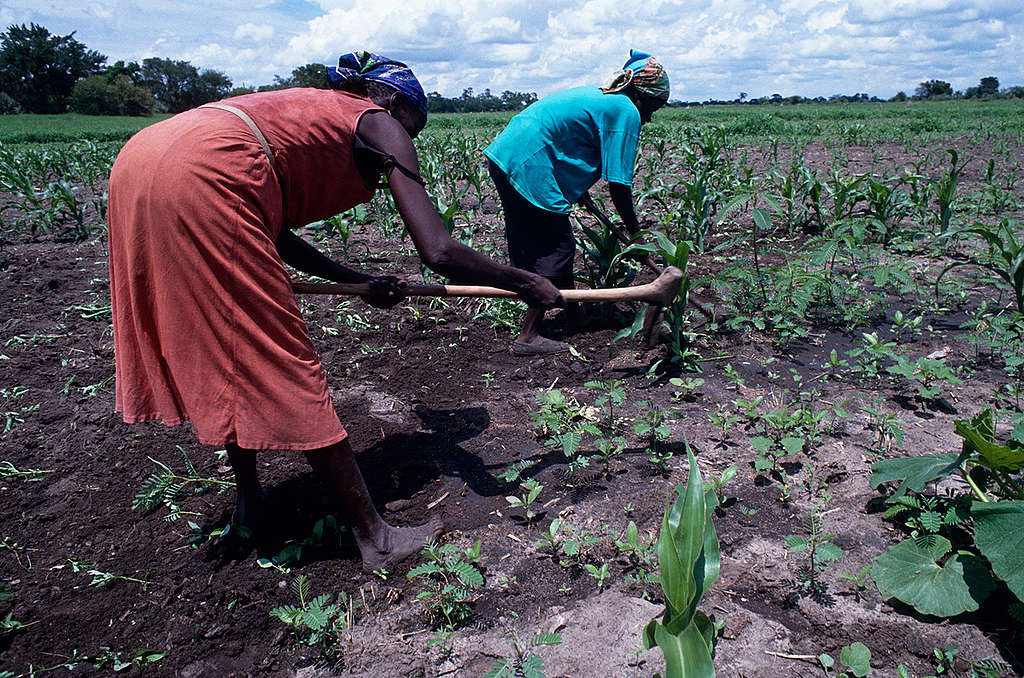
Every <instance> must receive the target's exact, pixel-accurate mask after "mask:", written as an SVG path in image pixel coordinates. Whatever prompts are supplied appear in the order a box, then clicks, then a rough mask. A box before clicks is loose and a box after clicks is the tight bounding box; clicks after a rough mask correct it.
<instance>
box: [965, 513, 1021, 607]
mask: <svg viewBox="0 0 1024 678" xmlns="http://www.w3.org/2000/svg"><path fill="white" fill-rule="evenodd" d="M971 518H973V519H974V543H976V544H977V545H978V550H979V551H981V555H983V556H985V558H987V559H988V562H989V564H990V565H991V566H992V571H993V572H995V573H996V576H997V577H999V578H1000V579H1002V580H1003V581H1004V582H1006V585H1007V586H1008V587H1009V588H1010V590H1011V591H1013V594H1014V595H1015V596H1017V598H1018V600H1024V501H1001V502H998V503H996V502H988V503H985V502H974V503H973V504H972V505H971Z"/></svg>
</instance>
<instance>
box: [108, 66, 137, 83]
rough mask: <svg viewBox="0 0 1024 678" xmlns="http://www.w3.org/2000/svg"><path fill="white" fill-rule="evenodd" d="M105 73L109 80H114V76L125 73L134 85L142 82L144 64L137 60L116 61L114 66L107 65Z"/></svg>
mask: <svg viewBox="0 0 1024 678" xmlns="http://www.w3.org/2000/svg"><path fill="white" fill-rule="evenodd" d="M103 75H105V76H107V82H113V81H114V78H116V77H117V76H119V75H123V76H126V77H127V78H128V79H129V80H131V81H132V84H133V85H141V84H142V66H140V65H139V64H138V63H137V62H135V61H127V62H126V61H120V60H118V61H115V62H114V64H113V65H112V66H107V70H105V71H103Z"/></svg>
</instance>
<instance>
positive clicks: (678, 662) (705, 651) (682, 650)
mask: <svg viewBox="0 0 1024 678" xmlns="http://www.w3.org/2000/svg"><path fill="white" fill-rule="evenodd" d="M654 624H655V626H654V629H653V630H654V642H655V643H656V644H657V645H658V647H659V648H661V651H662V652H663V653H664V655H665V678H714V676H715V665H714V663H713V662H712V661H711V650H710V649H709V648H708V644H707V643H706V642H705V641H704V636H702V635H701V634H700V631H698V630H697V627H696V626H695V625H693V624H690V625H689V626H687V627H686V628H685V629H684V630H683V631H682V633H680V634H678V635H672V634H671V633H669V632H668V631H666V630H665V627H664V626H662V625H661V624H657V623H656V622H654Z"/></svg>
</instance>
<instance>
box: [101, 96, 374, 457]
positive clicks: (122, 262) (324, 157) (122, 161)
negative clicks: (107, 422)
mask: <svg viewBox="0 0 1024 678" xmlns="http://www.w3.org/2000/svg"><path fill="white" fill-rule="evenodd" d="M225 103H228V104H231V105H233V106H235V107H237V108H240V109H242V110H243V111H245V112H246V113H247V114H248V115H249V116H250V117H251V118H252V119H253V120H254V121H255V122H256V124H257V126H258V127H259V128H260V130H261V131H262V132H263V134H264V136H265V137H266V138H267V141H268V142H269V144H270V146H271V149H272V150H273V153H274V163H273V166H271V163H270V160H269V159H268V158H267V156H266V155H265V154H264V152H263V150H262V147H261V146H260V144H259V142H258V141H257V139H256V136H255V134H253V132H252V131H251V130H250V129H249V127H248V126H247V125H246V124H245V122H243V121H242V120H241V119H240V118H239V117H238V116H236V115H234V114H233V113H231V112H228V111H225V110H220V109H208V108H203V109H195V110H191V111H187V112H185V113H182V114H180V115H176V116H174V117H173V118H170V119H168V120H165V121H163V122H160V123H157V124H155V125H152V126H150V127H147V128H146V129H144V130H142V131H141V132H139V133H138V134H136V135H135V136H134V137H132V138H131V140H129V141H128V143H127V144H126V145H125V146H124V148H123V149H122V150H121V153H120V154H119V155H118V157H117V160H116V161H115V162H114V166H113V168H112V170H111V173H110V190H109V213H108V217H109V255H110V257H109V262H110V294H111V301H112V306H113V324H114V349H115V363H116V367H115V372H116V379H115V391H116V394H115V399H116V405H115V407H116V409H117V411H118V412H121V413H122V416H123V417H124V421H125V422H128V423H133V422H139V421H146V420H151V419H159V420H162V421H163V422H164V423H166V424H179V423H181V422H183V421H185V420H191V422H192V425H193V427H194V428H195V431H196V435H197V437H198V438H199V441H200V442H201V443H203V444H205V445H217V446H220V445H225V444H227V443H236V444H237V445H238V446H239V447H242V448H245V449H291V450H308V449H316V448H319V447H324V446H326V445H330V444H333V443H336V442H338V441H340V440H343V439H344V438H345V436H346V433H345V429H344V427H342V425H341V422H340V421H339V420H338V416H337V414H336V413H335V411H334V407H333V404H332V402H331V397H330V395H329V394H328V391H327V379H326V376H325V374H324V371H323V368H322V367H321V365H320V360H319V358H318V357H317V355H316V352H315V351H314V349H313V344H312V342H311V341H310V338H309V334H308V332H307V330H306V325H305V323H304V322H303V320H302V317H301V316H300V315H299V309H298V305H297V304H296V301H295V297H294V295H293V293H292V290H291V285H290V282H289V276H288V273H287V271H286V270H285V268H284V265H283V262H282V261H281V258H280V256H279V255H278V253H277V248H276V247H275V244H274V243H275V241H276V239H277V236H278V234H279V233H280V232H281V229H282V228H289V229H290V228H295V227H298V226H302V225H304V224H307V223H309V222H312V221H315V220H317V219H324V218H327V217H329V216H332V215H334V214H337V213H338V212H342V211H344V210H346V209H349V208H351V207H353V206H354V205H357V204H360V203H363V202H366V201H367V200H369V199H370V198H371V197H372V195H373V189H372V188H371V187H369V186H367V185H366V183H365V182H364V180H363V179H362V178H361V177H360V175H359V173H358V171H357V170H356V166H355V162H354V160H353V152H352V145H353V139H354V136H355V129H356V125H357V124H358V121H359V118H360V116H362V115H363V114H364V113H366V112H367V111H369V110H381V109H379V108H378V107H376V106H374V105H373V104H372V103H371V102H369V101H368V100H366V99H364V98H362V97H357V96H354V95H351V94H348V93H345V92H340V91H336V90H317V89H290V90H279V91H274V92H263V93H257V94H249V95H245V96H241V97H235V98H232V99H228V100H226V101H225Z"/></svg>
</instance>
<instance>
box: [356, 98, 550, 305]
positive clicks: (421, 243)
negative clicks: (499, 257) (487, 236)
mask: <svg viewBox="0 0 1024 678" xmlns="http://www.w3.org/2000/svg"><path fill="white" fill-rule="evenodd" d="M358 130H359V133H360V134H362V135H363V136H364V137H365V138H366V140H367V141H369V142H371V143H372V144H374V145H375V146H377V147H378V148H380V149H381V150H383V151H386V152H387V153H390V154H391V155H393V156H395V159H396V160H397V161H398V162H399V163H401V164H402V165H404V166H405V167H406V168H408V169H410V170H412V171H413V172H417V173H418V172H419V162H418V160H417V158H416V149H415V148H414V147H413V145H412V139H410V138H409V135H408V134H407V133H406V131H405V129H404V128H403V127H402V126H401V125H400V124H399V123H398V122H397V121H396V120H395V119H394V118H392V117H391V116H390V115H386V114H381V113H368V114H366V115H363V117H362V118H361V119H360V121H359V127H358ZM388 180H389V183H390V186H391V194H392V196H393V197H394V199H395V204H396V205H397V206H398V211H399V213H400V214H401V215H402V220H403V221H404V222H405V227H406V229H407V230H408V231H409V235H410V236H411V237H412V242H413V244H414V245H415V246H416V251H417V252H419V255H420V258H421V259H423V263H425V264H426V265H427V266H428V267H430V269H431V270H433V271H436V272H438V273H440V274H441V275H443V276H446V277H449V278H452V279H453V280H458V281H462V282H472V283H476V284H483V285H493V286H495V287H501V288H503V289H508V290H512V291H514V292H516V293H517V294H519V295H520V296H521V297H522V298H523V299H524V300H525V301H527V302H528V303H530V304H531V305H534V306H542V307H547V306H555V305H564V303H565V300H564V299H563V298H562V295H561V293H559V292H558V290H557V289H555V287H554V286H553V285H552V284H551V283H550V282H549V281H548V280H547V278H544V277H542V276H539V275H536V274H534V273H529V272H527V271H523V270H520V269H518V268H513V267H511V266H506V265H504V264H500V263H498V262H496V261H494V260H493V259H491V258H489V257H487V256H485V255H483V254H481V253H480V252H477V251H476V250H474V249H471V248H469V247H466V246H465V245H463V244H462V243H460V242H459V241H457V240H455V239H454V238H452V237H451V236H450V235H449V234H448V231H446V230H445V228H444V226H443V225H442V223H441V217H440V216H439V215H438V214H437V209H436V208H435V207H434V204H433V203H432V202H431V201H430V197H429V196H428V195H427V192H426V191H425V190H424V189H423V187H422V186H421V185H420V184H418V183H417V182H416V181H414V180H412V179H410V178H409V177H407V176H405V175H404V174H403V173H402V172H399V171H395V170H393V171H392V172H391V173H390V175H389V176H388Z"/></svg>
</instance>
